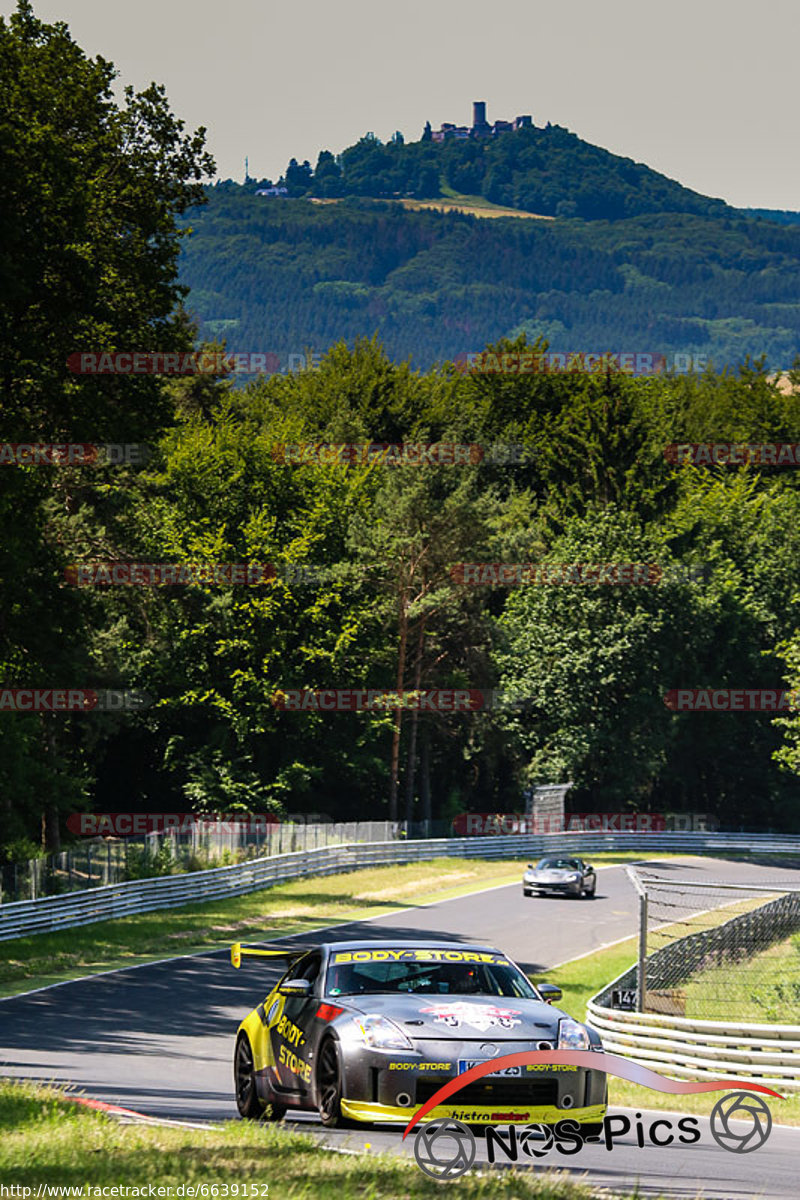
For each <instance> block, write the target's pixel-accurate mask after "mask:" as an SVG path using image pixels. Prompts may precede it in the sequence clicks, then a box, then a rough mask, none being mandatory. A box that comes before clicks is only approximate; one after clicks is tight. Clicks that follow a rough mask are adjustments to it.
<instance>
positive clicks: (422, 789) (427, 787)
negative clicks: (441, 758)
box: [419, 729, 431, 837]
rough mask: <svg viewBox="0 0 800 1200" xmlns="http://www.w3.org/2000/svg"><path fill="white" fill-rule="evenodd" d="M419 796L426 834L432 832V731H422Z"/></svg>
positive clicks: (428, 834)
mask: <svg viewBox="0 0 800 1200" xmlns="http://www.w3.org/2000/svg"><path fill="white" fill-rule="evenodd" d="M419 797H420V800H421V801H422V819H423V821H424V822H425V833H426V836H428V837H430V832H431V826H430V822H431V748H430V731H429V730H428V729H424V730H423V732H422V749H421V753H420V764H419Z"/></svg>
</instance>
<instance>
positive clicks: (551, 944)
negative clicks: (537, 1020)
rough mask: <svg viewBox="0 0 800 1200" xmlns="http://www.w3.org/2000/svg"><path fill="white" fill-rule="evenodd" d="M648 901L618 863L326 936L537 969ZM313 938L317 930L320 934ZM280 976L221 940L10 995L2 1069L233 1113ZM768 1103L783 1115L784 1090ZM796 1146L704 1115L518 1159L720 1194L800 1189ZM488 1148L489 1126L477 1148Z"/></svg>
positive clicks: (164, 1105) (740, 872)
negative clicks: (649, 1132)
mask: <svg viewBox="0 0 800 1200" xmlns="http://www.w3.org/2000/svg"><path fill="white" fill-rule="evenodd" d="M654 865H655V864H654ZM657 869H658V872H659V874H662V873H672V872H674V873H675V875H676V876H682V877H686V878H692V879H726V880H738V881H742V882H748V883H769V882H772V881H776V882H777V881H782V882H786V881H787V880H796V881H797V886H798V888H800V870H789V869H787V868H785V867H780V868H778V867H761V866H755V865H753V864H745V863H737V862H732V861H725V862H721V861H719V860H712V859H684V860H671V861H666V862H661V863H659V864H658V867H657ZM387 907H388V905H387ZM636 911H637V898H636V895H635V892H634V890H633V888H632V886H631V885H630V883H629V881H628V879H627V877H626V875H625V872H624V869H623V868H622V867H609V868H604V869H601V870H600V871H599V872H598V886H597V898H596V899H595V900H594V901H590V900H572V899H567V898H559V897H555V898H552V899H551V898H533V899H524V898H523V896H522V889H521V885H519V884H514V885H512V886H508V887H502V888H493V889H490V890H487V891H482V892H478V893H474V894H472V895H470V896H465V897H461V898H460V899H456V900H447V901H443V902H442V903H439V904H431V905H427V906H424V907H412V908H407V909H404V910H402V911H401V912H397V911H395V912H393V913H391V912H390V913H389V914H388V915H387V916H385V917H379V918H377V919H373V920H371V921H366V922H354V923H352V924H350V925H339V926H337V927H336V928H335V929H332V930H330V931H328V932H327V933H326V934H325V935H324V936H325V937H326V938H327V939H329V940H340V939H352V938H362V937H363V938H370V937H374V938H386V937H392V936H394V935H395V934H396V935H398V936H403V937H407V936H409V935H413V934H415V933H418V934H420V935H425V936H426V937H437V936H443V937H447V938H452V939H455V940H459V941H464V942H470V941H471V942H476V943H480V942H486V943H489V944H494V945H496V946H498V947H500V948H501V949H502V950H504V951H506V953H508V954H509V955H510V956H511V957H512V958H513V959H515V961H517V962H518V963H519V964H520V966H522V967H523V969H525V970H526V971H529V972H533V971H539V970H542V969H544V968H547V967H551V966H554V965H557V964H558V963H560V962H564V961H565V960H567V959H570V958H575V957H577V956H578V955H581V954H585V953H587V952H591V951H592V950H593V949H596V948H597V947H599V946H602V945H605V944H607V943H609V942H613V941H616V940H617V939H619V938H623V937H626V936H629V935H631V934H632V933H634V932H635V928H636ZM289 940H291V939H289ZM302 940H305V941H308V940H309V939H308V935H307V934H306V935H304V938H303V939H302ZM0 952H1V951H0ZM275 978H277V970H276V968H274V967H271V966H269V965H267V964H264V963H263V962H260V961H259V960H257V959H255V960H253V959H251V960H245V963H244V965H243V966H242V968H241V970H239V971H234V970H233V968H232V967H231V966H230V961H229V957H228V954H227V952H220V951H217V952H215V953H210V954H207V955H198V956H194V957H189V958H176V959H171V960H168V961H166V962H161V963H154V964H150V965H147V966H141V967H133V968H128V969H126V970H121V971H114V972H112V973H109V974H107V975H101V976H95V977H93V978H88V979H82V980H76V981H75V982H73V983H66V984H60V985H57V986H55V987H51V988H47V989H45V990H43V991H39V992H34V993H28V994H27V995H25V996H18V997H13V998H11V999H8V1000H3V1001H0V1073H2V1074H3V1075H10V1076H19V1077H25V1078H28V1079H36V1080H40V1081H45V1082H55V1083H58V1084H73V1085H74V1086H75V1087H76V1088H77V1089H78V1090H79V1091H83V1092H84V1093H85V1094H87V1095H89V1096H92V1097H95V1098H97V1099H101V1100H106V1101H109V1102H111V1103H114V1104H120V1105H123V1106H124V1107H128V1108H132V1109H136V1110H137V1111H139V1112H143V1113H148V1114H150V1115H152V1116H157V1117H169V1118H172V1119H178V1120H191V1121H198V1120H199V1121H215V1120H228V1119H235V1118H237V1112H236V1107H235V1104H234V1101H233V1087H232V1066H231V1058H232V1052H233V1036H234V1034H235V1031H236V1027H237V1025H238V1023H239V1021H240V1020H241V1019H242V1017H243V1016H244V1015H245V1014H246V1013H247V1012H248V1011H249V1010H250V1009H251V1008H253V1007H254V1006H255V1005H256V1004H257V1003H258V1002H259V1001H260V1000H261V999H263V997H264V996H265V995H266V993H267V992H268V991H269V989H270V987H271V986H272V982H274V980H275ZM770 1107H771V1108H772V1113H773V1119H774V1120H775V1121H776V1122H779V1121H780V1101H778V1100H775V1101H773V1102H772V1103H771V1105H770ZM612 1111H622V1110H613V1109H612ZM664 1115H668V1114H664V1113H659V1114H658V1116H664ZM628 1116H632V1114H630V1113H628ZM290 1119H292V1118H290ZM654 1119H655V1114H650V1115H648V1114H645V1124H648V1123H649V1121H650V1120H654ZM674 1119H675V1120H677V1117H676V1118H674ZM293 1120H295V1121H296V1122H297V1124H298V1125H302V1127H303V1129H304V1130H308V1132H310V1133H315V1135H316V1136H318V1137H319V1139H320V1140H321V1141H322V1142H323V1143H324V1144H325V1145H328V1146H331V1147H337V1148H341V1149H363V1148H364V1146H365V1144H367V1143H369V1145H370V1152H372V1153H379V1152H381V1151H391V1152H396V1153H402V1154H411V1153H412V1150H413V1135H412V1136H411V1137H409V1138H408V1139H406V1142H405V1143H403V1142H402V1141H401V1132H400V1131H398V1130H397V1129H393V1128H389V1127H383V1128H365V1129H364V1130H363V1131H361V1130H359V1131H355V1132H349V1131H341V1132H339V1131H329V1130H323V1129H322V1127H321V1126H320V1125H319V1124H318V1123H316V1122H315V1120H314V1118H313V1117H312V1116H310V1115H309V1116H300V1117H297V1118H294V1119H293ZM798 1154H800V1129H797V1130H794V1129H789V1128H780V1127H777V1126H776V1127H773V1131H772V1135H771V1137H770V1139H769V1141H768V1142H767V1144H766V1145H765V1146H764V1147H762V1148H761V1149H760V1150H758V1151H756V1152H755V1153H753V1154H733V1153H731V1152H729V1151H726V1150H724V1149H722V1148H721V1147H719V1146H717V1144H716V1143H715V1142H714V1141H713V1139H712V1138H711V1136H710V1133H709V1131H708V1128H707V1123H706V1122H705V1121H701V1140H700V1141H699V1142H698V1143H696V1144H694V1145H690V1146H684V1145H680V1144H673V1145H671V1146H665V1147H663V1148H658V1147H655V1146H652V1145H649V1144H648V1145H646V1147H645V1148H644V1149H640V1148H639V1146H638V1144H637V1140H636V1136H635V1131H634V1130H633V1129H632V1130H631V1132H630V1133H628V1134H627V1135H626V1136H625V1137H623V1138H622V1139H621V1140H620V1141H619V1142H618V1143H615V1145H614V1148H613V1150H612V1151H611V1152H609V1151H608V1150H607V1149H606V1148H605V1146H604V1145H598V1146H585V1147H584V1148H583V1149H582V1150H581V1152H580V1154H578V1155H576V1156H574V1157H570V1158H568V1157H565V1156H563V1155H561V1154H559V1153H558V1152H557V1151H555V1150H554V1151H552V1152H551V1154H550V1155H549V1156H548V1157H547V1158H546V1159H542V1160H539V1161H537V1162H536V1164H535V1166H533V1160H531V1159H527V1158H526V1156H525V1155H520V1159H521V1161H520V1163H519V1164H518V1165H520V1166H522V1167H528V1166H529V1165H530V1169H535V1170H538V1171H541V1170H545V1169H548V1168H549V1167H551V1166H552V1167H557V1168H559V1169H564V1170H569V1171H572V1172H577V1173H579V1174H584V1173H586V1174H587V1175H588V1181H589V1182H590V1183H591V1184H593V1185H595V1186H598V1187H608V1188H612V1189H614V1190H621V1189H623V1188H625V1187H633V1186H634V1184H635V1183H636V1182H637V1181H638V1183H639V1187H640V1189H641V1192H642V1193H643V1194H652V1195H657V1194H659V1193H661V1194H664V1195H669V1196H675V1197H694V1196H695V1195H696V1194H697V1192H698V1189H701V1190H702V1193H703V1194H704V1195H706V1196H709V1197H718V1198H721V1200H722V1198H724V1200H734V1198H736V1200H738V1198H739V1197H742V1198H744V1197H748V1198H750V1197H754V1196H764V1197H796V1196H797V1194H798V1182H797V1172H798V1168H797V1162H798ZM484 1157H485V1151H484V1146H483V1142H482V1139H479V1142H478V1159H482V1158H484Z"/></svg>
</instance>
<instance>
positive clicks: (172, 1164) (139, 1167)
mask: <svg viewBox="0 0 800 1200" xmlns="http://www.w3.org/2000/svg"><path fill="white" fill-rule="evenodd" d="M0 1128H2V1129H3V1137H2V1139H0V1179H2V1181H3V1183H4V1184H5V1185H16V1186H17V1187H29V1188H33V1189H34V1194H35V1189H36V1187H37V1186H39V1185H45V1186H47V1185H50V1186H60V1187H72V1188H76V1189H81V1191H80V1192H78V1191H75V1192H73V1193H72V1194H73V1195H81V1194H82V1195H85V1196H88V1197H94V1196H95V1195H96V1193H94V1192H93V1191H88V1190H87V1185H88V1186H89V1187H91V1188H95V1187H103V1186H106V1187H113V1186H118V1187H130V1188H144V1192H143V1193H140V1194H143V1195H145V1196H147V1194H148V1187H149V1185H151V1184H152V1185H153V1186H155V1187H161V1188H164V1189H165V1190H164V1191H163V1192H162V1193H161V1195H162V1196H163V1197H171V1196H172V1197H177V1196H179V1195H185V1194H186V1192H185V1188H184V1191H183V1192H182V1193H179V1192H178V1190H177V1189H178V1188H179V1186H180V1185H181V1184H183V1185H195V1186H196V1185H198V1184H204V1185H206V1186H207V1189H208V1190H207V1191H206V1195H207V1196H209V1197H211V1198H212V1200H214V1197H219V1198H220V1200H222V1198H223V1197H225V1196H226V1195H227V1197H228V1198H229V1200H232V1198H233V1197H234V1196H235V1195H236V1193H235V1192H234V1191H233V1189H234V1187H235V1186H237V1185H238V1196H240V1197H241V1196H242V1194H243V1193H242V1185H244V1184H247V1196H248V1197H257V1198H258V1200H261V1197H268V1198H270V1200H310V1198H311V1197H313V1198H314V1200H334V1198H335V1200H357V1198H358V1200H406V1198H408V1200H410V1197H412V1196H414V1197H423V1198H427V1197H431V1198H432V1197H437V1198H438V1200H440V1198H441V1196H442V1190H441V1189H442V1185H441V1184H440V1183H437V1182H436V1181H435V1180H433V1179H428V1178H427V1177H426V1176H425V1175H424V1174H423V1173H422V1171H420V1169H419V1168H418V1167H417V1165H416V1163H414V1162H413V1161H412V1162H409V1161H407V1160H403V1159H400V1158H396V1157H394V1156H393V1155H391V1154H382V1155H371V1154H366V1153H364V1154H335V1153H331V1152H330V1151H326V1150H323V1149H322V1148H321V1147H319V1146H318V1145H317V1144H316V1143H315V1142H314V1140H313V1139H312V1138H311V1137H309V1136H308V1135H304V1134H300V1133H295V1132H294V1131H292V1130H290V1129H287V1128H285V1127H281V1126H269V1125H259V1124H255V1123H251V1122H247V1121H235V1122H227V1123H225V1124H223V1125H221V1126H219V1127H218V1128H216V1129H209V1130H208V1131H205V1130H202V1131H201V1130H197V1129H175V1128H163V1127H153V1126H142V1125H120V1124H119V1123H118V1122H116V1121H114V1120H111V1119H110V1118H108V1117H106V1116H104V1115H103V1114H101V1113H98V1112H93V1111H91V1110H87V1109H85V1108H82V1107H81V1106H79V1105H77V1104H74V1103H70V1102H69V1101H67V1100H65V1099H64V1098H63V1096H62V1095H61V1094H60V1093H58V1092H56V1091H54V1090H52V1089H48V1088H41V1087H34V1086H32V1085H28V1084H16V1083H11V1082H8V1081H2V1080H0ZM367 1136H369V1135H368V1133H367ZM215 1184H216V1185H218V1190H217V1191H216V1193H214V1192H213V1191H212V1190H211V1189H212V1187H213V1185H215ZM254 1185H258V1186H257V1187H255V1188H254ZM226 1187H227V1189H228V1190H227V1192H226V1191H225V1189H226ZM166 1189H169V1190H166ZM267 1189H268V1191H267ZM128 1194H129V1195H134V1194H135V1193H128ZM458 1196H459V1197H463V1198H464V1200H489V1198H490V1197H491V1200H495V1198H496V1197H497V1198H500V1200H526V1198H527V1197H530V1198H531V1200H590V1198H591V1196H592V1192H591V1191H590V1189H589V1188H587V1187H584V1186H582V1185H580V1184H578V1183H573V1182H571V1181H570V1180H569V1179H568V1178H566V1177H565V1176H564V1175H563V1174H562V1175H561V1176H558V1175H556V1174H546V1173H543V1172H541V1171H539V1170H537V1171H536V1172H535V1174H534V1173H533V1172H530V1171H528V1172H516V1171H506V1170H504V1171H493V1170H492V1169H491V1167H490V1168H488V1169H487V1170H486V1171H485V1172H484V1173H481V1174H475V1175H472V1174H470V1175H465V1176H463V1177H462V1178H461V1179H459V1180H458Z"/></svg>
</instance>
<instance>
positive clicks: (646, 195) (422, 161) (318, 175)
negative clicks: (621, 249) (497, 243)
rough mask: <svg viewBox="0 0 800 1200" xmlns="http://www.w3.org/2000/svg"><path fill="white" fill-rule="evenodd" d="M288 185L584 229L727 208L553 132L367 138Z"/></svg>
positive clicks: (558, 129)
mask: <svg viewBox="0 0 800 1200" xmlns="http://www.w3.org/2000/svg"><path fill="white" fill-rule="evenodd" d="M264 182H269V181H264ZM279 182H280V183H281V184H284V185H285V186H286V187H287V188H288V190H289V196H290V197H292V198H295V199H297V198H299V197H301V196H317V197H330V198H333V197H341V196H370V197H374V198H377V199H389V198H393V197H395V198H396V197H415V198H417V199H432V198H436V197H440V196H446V195H448V194H449V192H450V191H454V192H457V193H459V194H467V195H472V196H480V197H484V198H485V199H487V200H490V201H491V202H492V203H494V204H500V205H504V206H508V207H511V208H518V209H521V210H522V211H525V212H533V213H540V214H542V215H544V216H551V217H580V218H581V219H582V220H584V221H594V220H611V221H614V220H621V219H623V218H626V217H635V216H640V215H642V214H643V213H665V212H684V213H697V214H702V215H705V214H717V215H720V214H724V213H725V211H726V210H727V208H728V206H727V205H726V204H725V203H724V202H723V201H722V200H713V199H710V198H709V197H708V196H702V195H700V194H699V193H698V192H693V191H691V190H690V189H689V188H685V187H682V186H681V184H679V183H676V182H675V181H674V180H672V179H668V178H667V177H666V176H664V175H660V174H659V173H658V172H657V171H653V170H651V168H650V167H647V166H645V165H644V164H643V163H636V162H634V161H633V160H632V159H630V158H622V157H620V156H619V155H617V154H611V153H610V152H609V151H608V150H603V149H601V147H599V146H593V145H591V144H590V143H589V142H585V141H583V140H582V139H581V138H579V137H578V136H577V135H576V134H574V133H571V132H570V131H569V130H568V129H564V128H563V127H562V126H560V125H550V124H548V125H547V126H546V127H545V128H543V129H539V128H537V127H535V126H532V127H530V128H525V129H518V130H515V131H509V132H506V133H500V134H497V135H495V136H494V137H483V138H470V139H468V140H464V141H456V140H452V139H448V140H447V141H445V142H434V141H430V140H420V141H418V142H408V143H405V144H404V143H402V142H389V143H388V144H387V145H383V144H382V143H381V142H380V141H379V140H378V139H377V138H375V137H372V136H367V137H363V138H361V139H360V141H358V142H357V143H356V144H355V145H354V146H349V147H348V148H347V149H346V150H344V151H343V152H342V153H341V154H340V155H338V156H336V157H335V156H334V155H333V154H331V153H330V151H327V150H323V151H322V152H321V153H320V155H319V158H318V160H317V164H316V167H314V168H313V169H312V167H311V164H310V163H308V162H305V163H298V162H297V160H296V159H292V160H291V162H290V163H289V166H288V167H287V170H286V172H285V174H284V175H283V177H282V178H281V180H280V181H279ZM728 211H729V210H728Z"/></svg>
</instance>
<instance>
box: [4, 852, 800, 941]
mask: <svg viewBox="0 0 800 1200" xmlns="http://www.w3.org/2000/svg"><path fill="white" fill-rule="evenodd" d="M603 850H605V851H609V850H611V851H614V850H633V851H636V852H637V853H639V852H642V851H644V852H655V851H667V852H671V853H683V854H703V853H706V854H708V853H712V852H714V851H719V850H728V851H740V852H752V851H753V850H759V851H761V852H763V853H775V854H778V853H780V854H785V853H787V852H788V853H792V852H794V853H800V837H786V836H782V835H780V834H725V833H550V834H539V835H513V834H512V835H510V836H494V837H464V838H433V839H429V840H419V841H404V840H396V841H389V842H372V843H351V844H350V845H344V846H342V845H340V846H329V847H320V848H319V849H318V850H304V851H300V852H297V853H294V854H281V855H274V856H272V857H270V858H261V859H253V860H251V861H249V862H244V863H237V864H235V865H233V866H229V867H215V868H213V869H211V870H208V871H194V872H191V873H187V874H183V875H170V876H161V877H156V878H153V879H138V880H133V881H130V882H128V883H118V884H112V885H110V886H107V887H94V888H89V889H86V890H84V891H79V892H71V893H68V894H66V895H61V896H48V897H44V898H42V899H38V900H20V901H15V902H14V903H12V904H3V905H0V941H8V940H9V939H11V938H16V937H23V936H25V935H27V934H33V933H47V932H53V931H58V930H61V929H70V928H73V927H75V926H78V925H89V924H93V923H94V922H96V921H108V920H113V919H116V918H119V917H126V916H130V915H132V914H134V913H142V912H154V911H156V910H158V909H166V908H179V907H181V906H184V905H188V904H199V903H203V902H204V901H206V900H214V899H217V898H219V897H225V896H241V895H244V894H246V893H248V892H255V891H260V890H262V889H263V888H268V887H272V886H274V885H275V884H277V883H284V882H286V881H288V880H290V879H298V878H302V877H303V876H307V875H331V874H334V873H336V872H339V871H354V870H357V869H358V868H361V867H369V866H384V865H387V864H394V863H404V862H424V861H426V860H429V859H432V858H439V857H454V858H485V859H492V858H522V857H535V856H536V855H541V854H543V853H559V852H560V853H572V854H582V855H584V856H589V855H591V854H592V852H593V851H603Z"/></svg>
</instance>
